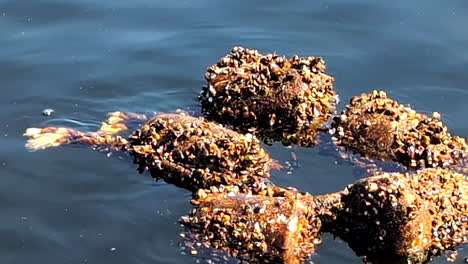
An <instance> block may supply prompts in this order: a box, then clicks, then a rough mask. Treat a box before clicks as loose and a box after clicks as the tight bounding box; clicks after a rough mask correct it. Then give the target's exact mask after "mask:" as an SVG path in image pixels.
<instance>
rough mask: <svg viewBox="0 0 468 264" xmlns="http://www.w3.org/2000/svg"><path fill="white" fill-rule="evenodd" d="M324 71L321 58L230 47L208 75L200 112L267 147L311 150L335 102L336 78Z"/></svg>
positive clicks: (201, 98) (209, 70)
mask: <svg viewBox="0 0 468 264" xmlns="http://www.w3.org/2000/svg"><path fill="white" fill-rule="evenodd" d="M325 71H326V66H325V62H324V60H323V59H322V58H320V57H312V56H310V57H305V58H301V57H299V56H293V57H291V58H290V59H288V58H286V57H284V56H279V55H276V54H265V55H263V54H260V53H259V52H258V51H257V50H254V49H247V48H243V47H234V48H233V49H232V50H231V52H230V53H229V54H228V55H226V56H224V57H223V58H221V60H220V61H219V62H218V63H216V64H214V65H212V66H210V67H209V68H208V69H207V71H206V74H205V79H206V80H207V82H208V83H207V85H206V86H205V87H204V88H203V90H202V92H201V95H200V96H199V100H200V102H201V107H202V112H203V113H204V114H205V115H206V117H207V118H208V119H209V120H214V121H216V122H219V123H222V124H225V125H228V126H229V127H230V128H233V129H235V130H237V131H239V132H241V133H247V132H249V133H253V134H255V135H257V136H259V137H260V138H262V139H264V140H265V141H267V142H271V141H281V142H282V143H283V144H286V145H290V144H297V145H300V146H305V147H307V146H313V145H315V144H317V143H318V140H317V133H318V128H320V127H322V126H323V125H324V124H325V122H327V121H328V120H329V119H330V118H331V117H332V115H333V112H334V110H335V105H336V103H337V100H338V96H337V94H336V93H335V91H334V89H333V81H334V78H333V77H332V76H330V75H328V74H326V72H325Z"/></svg>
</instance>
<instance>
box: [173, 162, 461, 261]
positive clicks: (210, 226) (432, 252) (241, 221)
mask: <svg viewBox="0 0 468 264" xmlns="http://www.w3.org/2000/svg"><path fill="white" fill-rule="evenodd" d="M266 190H267V191H266V192H265V193H262V194H258V193H252V192H249V193H243V192H239V191H238V188H231V187H223V188H221V189H219V188H215V190H214V191H213V189H212V190H210V191H206V190H201V191H199V192H198V194H197V199H195V200H194V201H193V203H194V204H195V205H196V208H195V209H194V210H193V212H192V214H191V215H190V216H187V217H183V218H182V220H183V223H184V224H185V225H186V226H189V227H190V230H189V231H188V232H187V234H186V237H188V238H190V239H191V240H195V241H198V242H197V243H192V244H191V245H196V244H198V245H199V246H200V247H210V248H216V249H223V250H225V251H227V252H229V253H230V254H231V255H232V256H235V257H237V258H239V259H242V260H247V261H249V263H301V262H302V261H304V260H305V259H306V258H307V257H309V256H310V254H311V253H313V252H314V251H315V248H316V246H317V245H318V244H320V242H321V239H320V236H321V234H322V233H325V232H327V233H331V234H333V235H335V236H338V237H340V238H342V239H343V240H345V241H347V242H348V244H349V245H350V246H351V248H353V250H354V251H355V252H356V254H357V255H359V256H362V257H363V259H364V260H365V261H367V262H372V263H375V262H378V261H379V260H382V259H386V260H392V259H393V260H399V259H406V260H407V261H410V262H409V263H427V262H428V261H430V260H431V257H432V256H437V255H440V254H443V253H444V252H446V251H448V250H454V249H455V248H456V247H457V246H459V245H460V244H463V243H468V178H467V177H466V176H465V175H462V174H458V173H456V172H453V171H451V170H448V169H441V168H429V169H425V170H422V171H419V172H417V173H413V174H408V173H406V174H402V173H381V174H380V175H376V176H373V177H369V178H366V179H363V180H361V181H358V182H356V183H354V184H352V185H349V186H348V187H347V188H345V189H344V190H342V191H340V192H337V193H330V194H324V195H320V196H316V197H314V196H312V195H309V194H306V193H301V192H299V191H297V190H295V189H283V188H280V187H276V186H267V187H266ZM192 250H195V251H197V250H198V249H197V248H196V247H193V248H192Z"/></svg>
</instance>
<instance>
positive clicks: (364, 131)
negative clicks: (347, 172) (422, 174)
mask: <svg viewBox="0 0 468 264" xmlns="http://www.w3.org/2000/svg"><path fill="white" fill-rule="evenodd" d="M332 128H333V129H332V132H333V140H334V141H335V143H336V144H337V145H338V146H343V147H345V148H347V149H349V150H351V151H354V152H357V153H359V154H361V155H362V156H364V157H366V158H371V159H380V160H391V161H395V162H398V163H400V164H403V165H404V166H406V167H410V168H426V167H447V166H451V165H454V164H457V163H459V161H460V160H464V159H465V158H466V152H467V148H468V147H467V145H466V142H465V139H464V138H460V137H457V136H452V135H451V134H450V133H449V132H448V129H447V127H446V126H445V125H444V124H443V122H442V121H441V120H440V114H438V113H433V114H432V117H428V116H426V115H424V114H421V113H418V112H416V111H415V110H413V109H411V108H410V107H409V106H406V105H402V104H399V103H398V102H397V101H395V100H393V99H391V98H389V97H388V96H387V94H386V93H385V92H384V91H373V92H372V93H369V94H362V95H360V96H356V97H353V98H352V99H351V100H350V103H349V105H347V106H346V109H345V110H344V111H343V112H342V113H341V114H340V115H338V116H336V117H334V119H333V123H332Z"/></svg>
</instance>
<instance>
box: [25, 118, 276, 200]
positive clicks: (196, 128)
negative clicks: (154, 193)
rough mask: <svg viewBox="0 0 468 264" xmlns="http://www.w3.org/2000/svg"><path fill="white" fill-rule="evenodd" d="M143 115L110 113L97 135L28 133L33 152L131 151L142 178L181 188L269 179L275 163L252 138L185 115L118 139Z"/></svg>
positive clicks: (247, 185) (52, 130)
mask: <svg viewBox="0 0 468 264" xmlns="http://www.w3.org/2000/svg"><path fill="white" fill-rule="evenodd" d="M135 118H140V119H145V118H146V117H144V116H139V115H135V114H124V113H121V112H115V113H111V114H110V117H109V120H108V121H107V122H103V124H102V126H101V128H100V129H99V130H98V131H97V132H81V131H77V130H74V129H69V128H57V127H46V128H29V129H27V130H26V132H25V136H28V137H29V140H28V143H27V144H26V146H27V147H28V148H29V149H31V150H37V149H45V148H48V147H55V146H59V145H63V144H71V143H80V144H87V145H92V146H97V147H99V146H106V147H109V148H112V149H116V150H122V151H125V152H128V153H129V154H130V155H131V156H133V157H134V162H135V163H136V164H137V165H138V170H139V172H140V173H142V172H144V171H146V170H148V171H149V172H150V173H151V175H152V176H153V177H154V178H155V179H158V180H159V179H162V180H164V181H166V182H168V183H172V184H174V185H176V186H179V187H181V188H185V189H188V190H191V191H197V190H198V189H202V188H209V187H211V186H216V185H237V186H239V187H241V188H242V189H255V188H256V186H259V185H262V184H263V181H264V180H265V178H268V177H269V175H270V174H269V170H270V165H274V164H272V163H273V161H272V160H271V158H270V157H269V155H268V153H267V152H266V151H265V150H264V149H263V148H262V147H261V145H260V142H259V141H258V139H256V137H254V136H252V135H251V134H246V135H243V134H239V133H237V132H234V131H232V130H230V129H227V128H225V127H223V126H221V125H218V124H216V123H213V122H208V121H206V120H204V119H203V118H196V117H192V116H189V115H187V114H184V113H179V114H158V115H156V116H155V117H154V118H152V119H151V120H149V121H148V122H147V123H145V124H144V125H143V126H142V127H141V129H139V130H137V131H135V132H134V133H133V134H132V135H131V136H129V137H128V138H122V137H120V136H116V135H115V134H117V133H120V132H122V131H125V130H126V129H127V127H126V125H125V121H127V120H128V119H135Z"/></svg>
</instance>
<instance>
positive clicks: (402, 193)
mask: <svg viewBox="0 0 468 264" xmlns="http://www.w3.org/2000/svg"><path fill="white" fill-rule="evenodd" d="M332 211H333V212H334V213H333V215H334V216H335V217H334V218H330V219H333V220H334V221H333V224H327V225H326V226H327V227H332V228H331V230H327V231H328V232H331V233H332V234H334V235H336V236H338V237H340V238H342V239H343V240H345V241H346V242H348V244H349V245H350V247H351V248H352V249H353V250H354V251H355V252H356V254H357V255H359V256H362V257H363V259H364V260H365V261H368V262H375V263H378V262H379V260H382V259H386V260H391V259H398V258H407V259H408V260H409V261H410V262H409V263H427V262H429V261H430V260H431V258H432V256H438V255H442V254H444V253H445V252H448V251H450V250H455V249H456V247H458V246H459V245H461V244H466V243H468V177H467V176H466V175H462V174H459V173H456V172H453V171H451V170H448V169H441V168H430V169H425V170H421V171H418V172H417V173H411V174H409V173H405V174H400V173H382V174H380V175H377V176H374V177H370V178H366V179H363V180H361V181H359V182H357V183H355V184H353V185H350V186H348V187H347V188H346V189H345V190H344V192H343V196H342V198H341V205H340V206H339V207H335V208H334V209H333V210H332Z"/></svg>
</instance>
